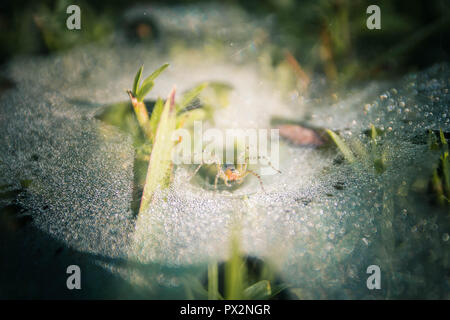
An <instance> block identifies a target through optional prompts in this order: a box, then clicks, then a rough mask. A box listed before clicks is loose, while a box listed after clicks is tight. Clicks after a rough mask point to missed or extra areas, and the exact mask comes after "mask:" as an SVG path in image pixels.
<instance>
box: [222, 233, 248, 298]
mask: <svg viewBox="0 0 450 320" xmlns="http://www.w3.org/2000/svg"><path fill="white" fill-rule="evenodd" d="M246 274H247V268H246V266H245V263H244V260H243V259H242V257H241V253H240V249H239V239H238V237H237V236H236V235H235V234H234V235H233V236H232V239H231V258H230V259H229V260H228V261H227V263H226V265H225V299H227V300H240V299H243V298H244V288H245V287H246V285H245V281H246V277H245V275H246Z"/></svg>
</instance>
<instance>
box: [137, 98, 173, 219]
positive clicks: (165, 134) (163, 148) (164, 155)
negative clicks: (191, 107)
mask: <svg viewBox="0 0 450 320" xmlns="http://www.w3.org/2000/svg"><path fill="white" fill-rule="evenodd" d="M174 100H175V90H172V92H171V93H170V95H169V97H168V98H167V100H166V103H165V105H164V108H163V111H162V113H161V117H160V120H159V123H158V128H157V130H156V135H155V138H154V144H153V148H152V153H151V155H150V161H149V164H148V170H147V177H146V178H145V185H144V191H143V193H142V200H141V206H140V208H139V215H140V216H141V215H142V214H143V212H145V211H147V209H148V207H149V205H150V202H151V200H152V197H153V194H154V192H155V191H156V190H157V189H158V188H166V187H168V186H169V184H170V179H171V176H172V167H173V163H172V159H171V156H172V149H173V146H174V141H172V134H173V132H174V131H175V125H176V117H175V106H174V104H175V101H174Z"/></svg>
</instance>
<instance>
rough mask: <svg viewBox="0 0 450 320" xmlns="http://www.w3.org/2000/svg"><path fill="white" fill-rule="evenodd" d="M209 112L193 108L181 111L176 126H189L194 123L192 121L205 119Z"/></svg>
mask: <svg viewBox="0 0 450 320" xmlns="http://www.w3.org/2000/svg"><path fill="white" fill-rule="evenodd" d="M208 116H209V113H207V112H206V110H203V109H193V110H190V111H188V112H183V113H182V114H181V115H179V116H178V117H177V128H189V127H191V126H193V125H194V121H201V120H206V119H207V118H208Z"/></svg>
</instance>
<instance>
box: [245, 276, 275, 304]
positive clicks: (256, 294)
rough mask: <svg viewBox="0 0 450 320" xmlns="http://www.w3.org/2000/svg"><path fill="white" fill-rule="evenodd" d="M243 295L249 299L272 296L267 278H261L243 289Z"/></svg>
mask: <svg viewBox="0 0 450 320" xmlns="http://www.w3.org/2000/svg"><path fill="white" fill-rule="evenodd" d="M244 296H245V297H246V298H247V299H251V300H262V299H268V298H270V297H271V296H272V288H271V286H270V281H269V280H261V281H258V282H257V283H255V284H253V285H251V286H250V287H248V288H247V289H245V290H244Z"/></svg>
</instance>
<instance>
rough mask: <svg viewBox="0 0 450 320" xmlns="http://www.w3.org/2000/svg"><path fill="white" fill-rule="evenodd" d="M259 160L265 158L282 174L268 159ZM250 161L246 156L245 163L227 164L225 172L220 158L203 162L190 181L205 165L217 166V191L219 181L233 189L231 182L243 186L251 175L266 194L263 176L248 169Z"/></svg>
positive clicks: (215, 184)
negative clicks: (246, 178)
mask: <svg viewBox="0 0 450 320" xmlns="http://www.w3.org/2000/svg"><path fill="white" fill-rule="evenodd" d="M257 158H258V159H262V158H265V159H266V161H267V163H268V164H269V165H270V166H271V167H272V169H274V170H275V171H277V172H278V173H281V171H280V170H278V169H276V168H275V167H274V166H273V165H272V163H271V162H270V161H269V160H268V159H267V158H266V157H263V156H258V157H257ZM249 160H250V158H249V157H248V156H246V158H245V161H244V163H241V164H237V165H236V166H234V165H229V164H226V165H225V170H223V168H222V163H221V162H220V160H219V159H218V158H215V159H214V161H212V162H209V163H208V162H202V163H200V164H199V165H198V167H197V168H196V169H195V171H194V173H193V174H192V176H191V177H190V179H192V178H193V177H194V176H195V175H196V174H197V172H198V171H199V170H200V168H201V167H202V166H203V165H205V164H215V165H216V169H217V174H216V177H215V179H214V189H216V190H217V182H218V181H219V179H221V180H223V182H224V184H225V185H226V186H227V187H231V184H230V182H236V183H237V184H241V183H242V182H244V179H245V177H247V176H248V175H249V174H251V175H253V176H255V177H256V178H257V179H258V180H259V184H260V185H261V189H262V191H263V192H265V190H264V185H263V182H262V179H261V176H260V175H259V174H257V173H256V172H254V171H252V170H250V169H248V165H249ZM190 179H189V180H190Z"/></svg>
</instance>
